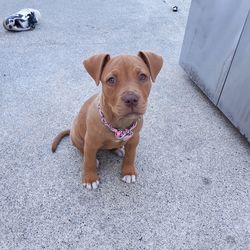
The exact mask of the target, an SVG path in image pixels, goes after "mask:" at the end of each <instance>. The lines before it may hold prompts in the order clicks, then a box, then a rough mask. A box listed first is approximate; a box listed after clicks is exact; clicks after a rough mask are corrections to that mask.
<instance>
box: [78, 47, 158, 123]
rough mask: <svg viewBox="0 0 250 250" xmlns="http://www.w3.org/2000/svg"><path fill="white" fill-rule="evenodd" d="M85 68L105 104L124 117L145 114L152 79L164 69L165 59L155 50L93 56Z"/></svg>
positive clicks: (85, 64) (85, 63)
mask: <svg viewBox="0 0 250 250" xmlns="http://www.w3.org/2000/svg"><path fill="white" fill-rule="evenodd" d="M83 64H84V67H85V68H86V70H87V71H88V73H89V74H90V76H91V77H92V78H93V79H94V80H95V82H96V84H97V85H98V84H99V82H100V81H101V83H102V94H103V98H104V100H105V103H106V105H108V106H109V108H110V109H111V110H112V112H113V113H114V114H115V115H116V116H118V117H121V118H124V117H129V118H136V117H138V116H140V115H143V114H144V113H145V111H146V107H147V99H148V96H149V92H150V89H151V85H152V82H151V81H153V82H154V81H155V79H156V76H157V75H158V73H159V72H160V70H161V67H162V64H163V59H162V57H161V56H159V55H156V54H154V53H152V52H143V51H140V52H139V53H138V55H136V56H131V55H120V56H115V57H112V58H111V57H110V55H108V54H98V55H94V56H92V57H90V58H88V59H87V60H85V61H84V62H83Z"/></svg>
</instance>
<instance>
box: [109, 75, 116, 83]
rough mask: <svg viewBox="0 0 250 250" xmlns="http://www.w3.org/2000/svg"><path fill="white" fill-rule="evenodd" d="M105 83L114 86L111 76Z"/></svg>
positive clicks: (113, 79) (114, 81)
mask: <svg viewBox="0 0 250 250" xmlns="http://www.w3.org/2000/svg"><path fill="white" fill-rule="evenodd" d="M107 83H108V84H109V85H114V84H116V79H115V78H114V77H113V76H111V77H110V78H109V79H108V80H107Z"/></svg>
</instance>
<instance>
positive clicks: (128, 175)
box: [122, 135, 139, 183]
mask: <svg viewBox="0 0 250 250" xmlns="http://www.w3.org/2000/svg"><path fill="white" fill-rule="evenodd" d="M138 143H139V135H137V136H134V137H133V138H131V139H130V140H129V141H128V142H127V143H126V144H125V156H124V159H123V163H122V176H123V177H122V180H123V181H124V182H126V183H131V182H135V177H136V175H137V173H136V169H135V154H136V147H137V145H138Z"/></svg>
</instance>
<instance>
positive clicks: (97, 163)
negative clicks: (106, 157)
mask: <svg viewBox="0 0 250 250" xmlns="http://www.w3.org/2000/svg"><path fill="white" fill-rule="evenodd" d="M99 165H100V162H99V161H98V160H97V159H96V167H97V168H99Z"/></svg>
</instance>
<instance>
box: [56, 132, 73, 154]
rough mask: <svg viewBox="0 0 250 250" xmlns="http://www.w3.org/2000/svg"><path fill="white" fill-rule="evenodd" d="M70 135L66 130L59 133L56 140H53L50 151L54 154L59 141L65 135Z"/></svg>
mask: <svg viewBox="0 0 250 250" xmlns="http://www.w3.org/2000/svg"><path fill="white" fill-rule="evenodd" d="M69 134H70V130H69V129H67V130H64V131H62V132H61V133H59V134H58V135H57V136H56V138H55V139H54V140H53V142H52V145H51V150H52V152H53V153H55V151H56V149H57V146H58V144H59V143H60V141H61V140H62V139H63V138H64V137H65V136H67V135H69Z"/></svg>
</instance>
